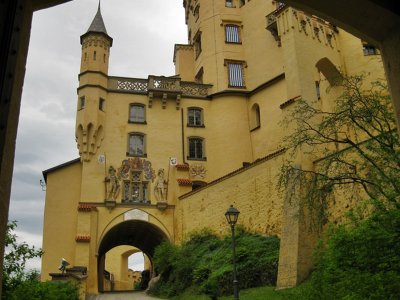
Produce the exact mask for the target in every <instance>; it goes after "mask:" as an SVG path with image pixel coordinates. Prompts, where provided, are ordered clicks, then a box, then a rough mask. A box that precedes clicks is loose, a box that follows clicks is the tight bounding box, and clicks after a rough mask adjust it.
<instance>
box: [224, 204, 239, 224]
mask: <svg viewBox="0 0 400 300" xmlns="http://www.w3.org/2000/svg"><path fill="white" fill-rule="evenodd" d="M239 214H240V212H239V211H238V210H237V209H236V208H234V207H233V205H231V207H229V208H228V210H227V211H226V213H225V217H226V220H227V221H228V223H229V225H231V226H235V224H236V222H237V220H238V218H239Z"/></svg>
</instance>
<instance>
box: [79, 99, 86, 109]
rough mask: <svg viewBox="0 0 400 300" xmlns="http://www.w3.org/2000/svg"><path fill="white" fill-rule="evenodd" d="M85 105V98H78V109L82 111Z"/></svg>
mask: <svg viewBox="0 0 400 300" xmlns="http://www.w3.org/2000/svg"><path fill="white" fill-rule="evenodd" d="M85 104H86V99H85V96H82V97H80V98H79V109H84V108H85Z"/></svg>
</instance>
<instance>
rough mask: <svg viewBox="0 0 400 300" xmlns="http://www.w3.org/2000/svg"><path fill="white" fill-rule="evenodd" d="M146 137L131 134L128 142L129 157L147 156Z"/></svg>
mask: <svg viewBox="0 0 400 300" xmlns="http://www.w3.org/2000/svg"><path fill="white" fill-rule="evenodd" d="M145 137H146V136H145V135H144V134H143V133H138V132H134V133H130V134H129V141H128V153H127V155H129V156H146V153H145V141H146V139H145Z"/></svg>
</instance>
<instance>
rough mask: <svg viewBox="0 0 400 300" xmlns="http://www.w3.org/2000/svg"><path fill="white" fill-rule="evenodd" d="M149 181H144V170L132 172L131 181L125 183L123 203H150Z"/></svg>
mask: <svg viewBox="0 0 400 300" xmlns="http://www.w3.org/2000/svg"><path fill="white" fill-rule="evenodd" d="M148 185H149V183H148V181H144V180H143V171H142V170H131V171H130V173H129V180H125V181H124V182H123V195H122V197H123V198H122V201H123V202H149V192H148Z"/></svg>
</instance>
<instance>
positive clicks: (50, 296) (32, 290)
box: [1, 221, 79, 300]
mask: <svg viewBox="0 0 400 300" xmlns="http://www.w3.org/2000/svg"><path fill="white" fill-rule="evenodd" d="M16 227H17V222H16V221H12V222H8V224H7V231H6V243H5V246H6V254H5V255H4V269H3V282H2V296H1V298H2V299H4V300H78V299H79V294H78V287H77V286H75V285H74V284H72V283H70V282H40V281H39V279H38V278H39V273H38V272H37V271H30V272H27V271H26V270H25V265H26V262H27V261H28V260H29V259H31V258H35V257H40V256H41V255H42V250H38V249H36V248H35V247H31V246H29V245H28V244H27V243H25V242H22V243H18V242H17V236H16V234H15V233H13V231H14V230H15V228H16Z"/></svg>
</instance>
